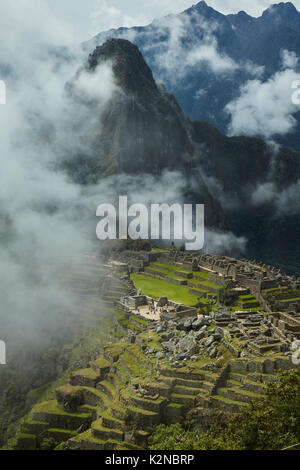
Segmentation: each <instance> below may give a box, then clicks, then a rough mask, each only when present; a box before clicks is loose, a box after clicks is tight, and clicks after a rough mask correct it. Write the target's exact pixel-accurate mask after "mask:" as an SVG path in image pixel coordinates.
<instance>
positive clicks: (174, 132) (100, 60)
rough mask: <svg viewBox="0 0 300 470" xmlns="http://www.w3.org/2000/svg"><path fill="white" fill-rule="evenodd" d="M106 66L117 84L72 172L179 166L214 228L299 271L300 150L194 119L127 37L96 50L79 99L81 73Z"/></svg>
mask: <svg viewBox="0 0 300 470" xmlns="http://www.w3.org/2000/svg"><path fill="white" fill-rule="evenodd" d="M107 64H111V66H112V71H113V74H114V78H115V84H116V87H117V88H116V91H115V93H113V95H112V97H111V99H110V100H109V102H108V103H107V105H106V107H105V110H104V111H103V113H102V117H101V119H99V129H101V131H99V133H97V135H96V137H95V139H94V140H93V145H92V146H91V153H90V155H85V156H84V159H82V158H81V157H78V158H76V156H75V158H72V159H71V160H69V161H68V163H67V165H66V167H67V170H68V172H69V174H70V175H71V176H72V178H75V180H76V181H77V182H80V183H84V184H86V183H87V182H88V181H90V179H91V178H94V182H96V181H103V180H104V181H105V178H107V176H112V175H122V174H123V175H124V174H127V175H132V176H133V177H138V175H141V174H144V175H152V178H154V180H155V179H157V180H158V181H159V179H160V176H161V175H162V174H163V173H164V172H165V171H169V172H172V171H176V172H177V173H178V175H179V177H178V178H176V180H175V181H174V185H175V186H176V185H179V186H180V188H181V189H180V191H178V194H179V193H180V195H181V196H180V198H181V199H180V201H181V200H184V201H185V202H193V203H204V204H205V206H206V226H207V228H208V229H209V230H227V231H231V232H233V233H234V234H235V235H237V236H238V237H243V238H244V239H247V240H248V243H247V249H246V254H247V255H248V256H253V257H258V258H259V259H262V260H265V261H267V260H269V261H270V259H271V260H272V262H273V263H275V264H280V265H283V266H285V268H287V269H291V270H292V271H293V270H297V269H298V268H297V265H298V263H299V257H300V253H299V249H298V248H297V239H298V237H299V204H298V198H297V194H298V191H299V181H300V155H299V154H298V153H297V152H295V151H293V150H290V149H288V148H286V147H279V146H278V145H275V144H274V143H273V144H272V143H268V142H265V141H264V140H261V139H257V138H252V137H227V136H225V135H224V134H222V133H221V132H220V131H219V130H217V129H216V128H215V127H214V126H213V125H211V124H209V123H207V122H199V121H192V120H191V119H190V118H188V117H187V116H186V115H185V114H184V113H183V111H182V110H181V108H180V106H179V104H178V103H177V100H176V98H175V97H174V96H173V95H171V94H169V93H168V92H167V91H166V89H165V87H163V86H159V85H157V84H156V82H155V81H154V78H153V75H152V72H151V69H150V68H149V66H148V65H147V63H146V62H145V60H144V59H143V56H142V54H141V53H140V51H139V49H138V48H137V47H136V46H135V45H133V44H132V43H130V42H129V41H127V40H123V39H111V40H108V41H106V42H105V43H104V44H103V45H102V46H98V47H97V48H96V49H95V50H94V51H93V53H92V54H90V56H89V58H88V61H87V62H86V65H85V67H83V68H82V69H81V70H79V72H78V74H77V76H76V77H75V79H74V80H73V82H72V81H71V82H70V84H69V86H68V88H69V92H70V94H71V96H72V97H73V99H75V100H76V99H78V96H77V94H76V81H77V80H78V79H79V77H80V75H81V74H82V73H84V74H85V73H87V71H88V73H89V74H96V75H97V74H98V72H97V71H98V70H99V68H101V67H104V66H105V65H107ZM99 79H100V77H99ZM90 106H91V110H92V104H90ZM145 178H146V176H145ZM170 184H171V185H172V181H171V182H170ZM134 186H135V187H136V183H135V184H134ZM141 186H143V183H142V184H141ZM131 189H132V188H131ZM127 190H128V191H129V192H130V187H127ZM141 192H142V189H141ZM178 197H179V196H178ZM161 198H162V201H161V202H163V192H162V193H161ZM207 238H208V239H209V235H208V237H207ZM283 240H284V242H283Z"/></svg>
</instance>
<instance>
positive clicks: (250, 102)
mask: <svg viewBox="0 0 300 470" xmlns="http://www.w3.org/2000/svg"><path fill="white" fill-rule="evenodd" d="M299 79H300V74H298V73H296V72H295V71H293V70H291V69H286V70H284V71H280V72H277V73H276V74H275V75H273V76H272V77H271V78H270V79H269V80H268V81H267V82H265V83H263V82H262V81H260V80H257V79H256V80H250V81H248V82H247V83H246V84H245V85H243V86H242V87H241V89H240V96H239V97H238V98H237V99H236V100H234V101H232V102H230V103H229V104H228V105H227V106H226V108H225V109H226V111H227V112H228V113H229V114H230V115H231V123H230V126H229V133H230V134H231V135H239V134H248V135H261V136H263V137H265V138H268V139H269V138H271V137H272V136H274V135H275V134H279V135H285V134H287V133H289V132H291V131H293V129H294V128H295V126H296V124H297V120H296V119H295V117H294V116H293V114H294V113H295V112H297V111H299V107H298V106H296V105H295V104H294V103H293V102H292V88H291V87H292V84H293V82H294V81H296V80H299Z"/></svg>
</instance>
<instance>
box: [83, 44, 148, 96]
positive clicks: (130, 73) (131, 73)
mask: <svg viewBox="0 0 300 470" xmlns="http://www.w3.org/2000/svg"><path fill="white" fill-rule="evenodd" d="M107 61H112V63H113V71H114V74H115V77H116V79H117V82H118V85H119V86H120V87H121V88H122V89H123V90H124V91H125V92H133V93H138V92H141V91H143V89H145V87H146V88H147V89H148V90H149V89H151V90H152V91H153V90H155V91H156V90H157V86H156V83H155V81H154V78H153V74H152V71H151V69H150V67H149V66H148V65H147V64H146V62H145V60H144V57H143V55H142V54H141V52H140V50H139V48H138V47H137V46H136V45H134V44H132V43H131V42H130V41H127V40H125V39H109V40H108V41H106V42H105V43H104V44H103V45H102V46H98V47H96V49H95V50H94V52H93V53H92V54H90V55H89V59H88V67H89V68H90V69H91V70H94V69H95V68H96V67H97V66H98V65H99V64H100V63H101V62H107Z"/></svg>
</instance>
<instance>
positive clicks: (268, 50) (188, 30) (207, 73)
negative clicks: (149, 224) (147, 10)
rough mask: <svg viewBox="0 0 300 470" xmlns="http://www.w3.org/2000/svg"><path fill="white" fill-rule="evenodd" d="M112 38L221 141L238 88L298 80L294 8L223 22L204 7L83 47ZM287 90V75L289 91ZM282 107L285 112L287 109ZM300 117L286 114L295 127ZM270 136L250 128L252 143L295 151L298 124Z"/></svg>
mask: <svg viewBox="0 0 300 470" xmlns="http://www.w3.org/2000/svg"><path fill="white" fill-rule="evenodd" d="M112 37H115V38H124V39H129V40H130V41H132V42H134V43H135V44H136V45H138V47H139V48H140V49H141V51H142V53H143V55H144V56H145V59H146V61H147V62H148V63H149V65H150V67H151V69H152V70H153V73H154V76H155V78H156V79H157V80H159V81H162V82H163V83H164V84H165V85H166V87H167V89H168V90H170V91H171V92H172V93H173V94H174V95H175V96H176V98H177V100H178V102H179V104H180V105H181V106H182V108H183V110H184V112H185V113H186V114H187V115H188V116H189V117H190V118H192V119H197V120H200V121H202V120H203V121H209V122H211V123H212V124H214V125H216V127H217V128H218V129H220V130H221V131H223V132H225V133H227V132H230V131H231V127H230V124H231V122H232V119H233V118H234V115H232V113H231V112H230V109H228V108H227V107H226V106H227V105H228V104H229V103H231V102H233V101H234V100H236V99H237V98H240V97H241V96H243V88H242V87H243V86H244V85H245V84H246V83H247V82H248V81H251V82H252V81H254V80H258V82H261V83H267V82H268V80H269V79H271V78H273V77H274V75H275V74H276V73H278V72H283V71H284V70H287V69H288V70H291V71H294V73H299V63H298V62H297V57H298V56H299V53H300V13H299V12H298V11H297V10H296V8H295V7H294V5H293V4H292V3H279V4H277V5H272V6H271V7H270V8H268V9H267V10H266V11H265V12H264V13H263V15H262V16H261V17H259V18H253V17H251V16H249V15H247V14H246V13H245V12H240V13H238V14H236V15H223V14H221V13H219V12H217V11H215V10H214V9H213V8H211V7H209V6H208V5H207V4H206V3H205V2H204V1H201V2H199V3H198V4H197V5H195V6H193V7H191V8H189V9H188V10H186V11H184V12H183V13H181V14H179V15H169V16H167V17H165V18H161V19H158V20H155V21H153V23H152V24H150V25H149V26H146V27H134V28H130V29H126V28H120V29H118V30H110V31H107V32H103V33H100V34H99V35H98V36H96V37H95V38H93V39H92V40H90V41H88V42H86V43H85V44H84V47H85V48H86V50H89V51H92V50H93V49H94V48H95V47H96V46H97V45H101V44H102V43H103V42H104V41H105V40H107V39H109V38H112ZM288 58H290V59H292V61H291V60H288ZM291 82H292V80H291V79H290V76H289V75H288V76H287V77H286V88H287V89H290V88H291ZM258 85H259V83H254V86H256V88H257V87H258ZM290 95H291V93H290ZM270 99H271V98H270ZM289 101H290V100H289ZM250 102H251V100H250ZM285 106H286V107H287V109H288V103H287V102H286V103H285ZM256 111H257V110H256ZM297 112H298V111H297V109H290V110H289V111H288V114H290V115H291V116H292V115H294V116H295V118H296V119H297V121H298V122H299V119H298V118H299V115H297ZM272 131H273V133H272ZM272 131H271V133H266V132H264V129H262V128H261V126H258V128H254V129H253V128H250V126H249V132H251V135H257V136H258V137H267V138H270V137H272V138H273V139H275V140H276V141H277V142H278V143H280V144H283V145H289V146H293V147H294V148H296V149H298V150H299V149H300V138H299V132H298V131H299V125H297V123H296V122H295V123H294V126H292V127H291V128H289V129H288V131H287V132H285V131H284V130H282V129H281V127H280V125H278V126H277V128H276V129H274V130H272ZM243 132H244V131H243Z"/></svg>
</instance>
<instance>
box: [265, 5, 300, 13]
mask: <svg viewBox="0 0 300 470" xmlns="http://www.w3.org/2000/svg"><path fill="white" fill-rule="evenodd" d="M297 13H298V11H297V8H296V7H295V5H294V4H293V3H291V2H280V3H275V4H273V5H271V6H270V7H269V8H268V9H267V10H265V11H264V12H263V16H266V15H274V14H275V15H276V14H277V15H280V16H292V15H295V14H297Z"/></svg>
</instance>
